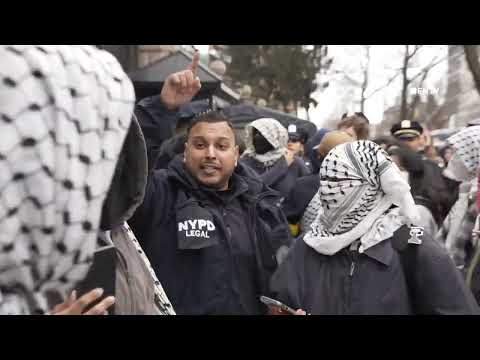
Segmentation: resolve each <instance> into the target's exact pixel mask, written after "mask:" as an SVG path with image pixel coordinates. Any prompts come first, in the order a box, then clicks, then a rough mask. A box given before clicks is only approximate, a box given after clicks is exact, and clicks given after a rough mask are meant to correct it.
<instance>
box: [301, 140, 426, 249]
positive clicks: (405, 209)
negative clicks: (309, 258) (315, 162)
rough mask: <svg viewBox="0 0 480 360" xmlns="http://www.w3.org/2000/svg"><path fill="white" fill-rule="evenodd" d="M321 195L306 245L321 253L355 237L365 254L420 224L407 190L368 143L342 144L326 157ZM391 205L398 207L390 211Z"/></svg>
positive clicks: (394, 170)
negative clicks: (406, 226) (408, 226)
mask: <svg viewBox="0 0 480 360" xmlns="http://www.w3.org/2000/svg"><path fill="white" fill-rule="evenodd" d="M319 195H320V201H321V209H320V211H319V214H318V215H317V218H316V219H315V221H314V222H313V224H312V225H311V230H310V231H309V232H308V233H307V234H306V235H305V237H304V241H305V242H306V243H307V244H308V245H309V246H310V247H312V248H313V249H315V250H316V251H317V252H319V253H321V254H325V255H333V254H335V253H337V252H338V251H340V250H341V249H343V248H345V247H347V246H349V245H350V244H351V243H353V242H354V241H356V240H358V239H360V247H359V251H360V252H363V251H365V250H367V249H368V248H370V247H372V246H374V245H376V244H378V243H379V242H381V241H383V240H386V239H388V238H390V237H391V236H392V235H393V233H394V232H395V231H396V230H397V229H398V228H399V227H400V226H402V225H403V224H412V223H413V224H415V223H417V222H418V220H419V214H418V211H417V209H416V207H415V203H414V201H413V198H412V196H411V194H410V186H409V185H408V183H407V182H406V181H405V180H404V179H403V178H402V176H401V174H400V170H399V169H398V167H397V166H396V165H395V164H394V163H393V162H392V161H391V160H390V158H389V157H388V155H387V154H386V153H385V152H384V151H383V150H382V149H381V148H380V147H379V146H378V145H377V144H375V143H373V142H371V141H365V140H361V141H355V142H352V143H347V144H341V145H338V146H336V147H335V148H334V149H332V150H331V151H330V152H329V153H328V155H327V156H326V158H325V159H324V161H323V163H322V167H321V169H320V189H319ZM393 204H395V205H397V206H399V207H400V209H399V210H398V209H395V210H390V211H389V208H390V207H391V206H392V205H393Z"/></svg>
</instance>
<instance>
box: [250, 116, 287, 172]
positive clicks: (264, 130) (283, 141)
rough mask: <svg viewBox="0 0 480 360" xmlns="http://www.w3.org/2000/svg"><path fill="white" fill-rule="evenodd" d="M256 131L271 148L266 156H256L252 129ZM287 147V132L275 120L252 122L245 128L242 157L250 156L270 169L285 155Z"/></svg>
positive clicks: (263, 119)
mask: <svg viewBox="0 0 480 360" xmlns="http://www.w3.org/2000/svg"><path fill="white" fill-rule="evenodd" d="M254 128H255V129H257V130H258V131H259V132H260V133H261V134H262V135H263V137H264V138H265V139H267V141H268V142H269V143H270V144H271V145H272V146H273V150H272V151H269V152H267V153H266V154H257V153H256V152H255V148H254V146H253V129H254ZM287 145H288V131H287V129H285V127H284V126H283V125H282V124H280V122H278V121H277V120H275V119H270V118H262V119H258V120H255V121H253V122H252V123H250V124H248V125H247V126H246V128H245V147H246V150H245V153H244V154H243V156H246V155H248V156H250V157H252V158H254V159H255V160H257V161H259V162H261V163H262V164H264V166H266V167H270V166H272V165H273V164H275V162H276V161H277V160H278V159H280V158H281V157H282V156H284V155H285V153H286V151H287Z"/></svg>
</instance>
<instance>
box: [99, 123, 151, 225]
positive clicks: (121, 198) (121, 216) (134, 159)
mask: <svg viewBox="0 0 480 360" xmlns="http://www.w3.org/2000/svg"><path fill="white" fill-rule="evenodd" d="M147 171H148V170H147V149H146V146H145V139H144V137H143V133H142V130H141V128H140V125H139V123H138V121H137V119H136V117H135V116H133V118H132V122H131V125H130V128H129V131H128V134H127V137H126V139H125V142H124V144H123V148H122V151H121V153H120V157H119V160H118V163H117V167H116V169H115V174H114V177H113V180H112V184H111V186H110V190H109V192H108V195H107V198H106V199H105V202H104V204H103V210H102V220H101V229H102V230H103V231H107V230H111V229H113V228H115V227H117V226H119V225H121V224H122V223H123V222H124V221H128V220H129V219H130V218H131V217H132V216H133V214H134V212H135V210H136V209H137V207H138V206H139V205H140V204H141V203H142V202H143V197H144V195H145V187H146V185H147Z"/></svg>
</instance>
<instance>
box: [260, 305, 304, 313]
mask: <svg viewBox="0 0 480 360" xmlns="http://www.w3.org/2000/svg"><path fill="white" fill-rule="evenodd" d="M268 315H292V314H290V313H288V312H286V311H284V310H282V308H280V307H278V306H273V305H270V306H269V307H268ZM295 315H307V313H306V312H305V311H304V310H302V309H298V310H297V311H296V312H295Z"/></svg>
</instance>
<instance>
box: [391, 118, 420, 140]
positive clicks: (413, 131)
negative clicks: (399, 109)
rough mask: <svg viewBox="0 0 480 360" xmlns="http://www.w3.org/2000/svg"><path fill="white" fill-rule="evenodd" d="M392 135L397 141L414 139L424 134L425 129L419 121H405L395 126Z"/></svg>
mask: <svg viewBox="0 0 480 360" xmlns="http://www.w3.org/2000/svg"><path fill="white" fill-rule="evenodd" d="M390 133H391V134H392V135H393V136H394V137H396V138H397V139H412V138H415V137H418V136H420V135H422V134H423V127H422V125H420V123H419V122H417V121H410V120H403V121H400V122H399V123H397V124H395V125H393V126H392V128H391V130H390Z"/></svg>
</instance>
